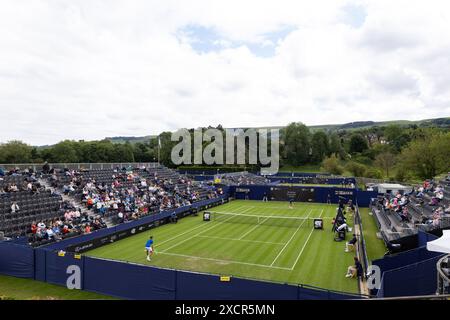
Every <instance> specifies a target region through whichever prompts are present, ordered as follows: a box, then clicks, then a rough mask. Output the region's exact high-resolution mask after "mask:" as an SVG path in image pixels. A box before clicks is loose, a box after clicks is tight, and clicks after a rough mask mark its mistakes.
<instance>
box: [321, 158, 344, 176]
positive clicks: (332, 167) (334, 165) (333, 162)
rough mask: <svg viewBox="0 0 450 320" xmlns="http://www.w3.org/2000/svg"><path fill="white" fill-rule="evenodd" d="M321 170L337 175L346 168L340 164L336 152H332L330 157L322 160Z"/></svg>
mask: <svg viewBox="0 0 450 320" xmlns="http://www.w3.org/2000/svg"><path fill="white" fill-rule="evenodd" d="M321 170H322V171H325V172H328V173H331V174H336V175H339V174H342V173H343V172H344V169H343V168H342V167H341V166H340V165H339V159H338V158H337V157H336V155H335V154H332V155H331V156H330V157H328V158H325V160H323V161H322V167H321Z"/></svg>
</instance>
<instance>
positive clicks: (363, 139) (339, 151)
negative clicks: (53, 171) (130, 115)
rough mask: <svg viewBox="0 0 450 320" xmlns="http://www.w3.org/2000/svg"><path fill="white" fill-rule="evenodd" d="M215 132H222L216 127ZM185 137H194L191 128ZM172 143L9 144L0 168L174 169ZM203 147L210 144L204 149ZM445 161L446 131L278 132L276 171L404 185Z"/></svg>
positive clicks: (165, 136) (442, 168) (291, 128)
mask: <svg viewBox="0 0 450 320" xmlns="http://www.w3.org/2000/svg"><path fill="white" fill-rule="evenodd" d="M210 128H211V127H210ZM217 128H218V129H220V130H223V128H222V127H221V126H219V127H217ZM206 129H207V128H204V130H206ZM190 132H191V134H193V132H194V129H191V130H190ZM158 141H160V144H159V142H158ZM177 143H178V142H176V141H171V132H163V133H161V134H160V135H159V136H158V137H157V138H154V139H150V140H149V141H146V142H138V143H129V142H126V143H113V142H111V141H110V140H106V139H105V140H100V141H72V140H64V141H61V142H59V143H57V144H55V145H53V146H46V147H36V146H30V145H28V144H26V143H24V142H22V141H9V142H8V143H3V144H0V163H42V162H44V161H48V162H53V163H76V162H86V163H94V162H155V161H157V160H158V155H159V157H160V160H161V163H163V164H164V165H167V166H169V167H173V166H174V164H173V163H172V161H171V151H172V148H173V146H174V145H176V144H177ZM208 143H211V142H204V143H203V145H204V146H207V145H208ZM159 146H160V147H159ZM246 148H249V146H248V142H247V143H246ZM269 150H270V148H269ZM448 159H450V132H449V130H448V129H445V128H423V127H417V126H414V125H412V126H407V127H405V126H399V125H389V126H385V127H377V126H374V127H369V128H367V129H353V130H338V131H324V130H311V129H310V128H308V127H307V126H305V125H304V124H302V123H290V124H289V125H288V126H286V127H284V128H283V129H281V130H280V166H281V167H284V166H289V167H299V166H304V165H311V164H312V165H317V166H320V167H321V168H322V170H323V171H326V172H330V173H333V174H343V173H350V174H352V175H354V176H364V177H372V178H390V179H395V180H398V181H403V180H408V179H414V178H420V179H425V178H431V177H434V176H435V175H437V174H440V173H444V172H448V171H450V168H449V161H448Z"/></svg>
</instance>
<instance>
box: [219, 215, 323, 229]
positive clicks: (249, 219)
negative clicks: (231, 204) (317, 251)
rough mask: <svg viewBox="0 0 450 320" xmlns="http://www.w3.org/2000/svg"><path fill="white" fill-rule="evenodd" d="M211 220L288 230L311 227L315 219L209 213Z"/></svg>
mask: <svg viewBox="0 0 450 320" xmlns="http://www.w3.org/2000/svg"><path fill="white" fill-rule="evenodd" d="M210 213H211V220H212V221H217V222H226V223H239V224H243V223H245V224H254V225H267V226H279V227H288V228H299V227H312V226H314V220H315V219H321V218H310V217H289V216H268V215H257V214H240V213H230V212H218V211H211V212H210Z"/></svg>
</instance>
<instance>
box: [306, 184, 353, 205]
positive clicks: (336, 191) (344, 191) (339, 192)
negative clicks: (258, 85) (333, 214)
mask: <svg viewBox="0 0 450 320" xmlns="http://www.w3.org/2000/svg"><path fill="white" fill-rule="evenodd" d="M313 189H314V201H315V202H319V203H326V202H327V200H328V195H330V200H331V203H339V197H343V198H345V199H346V201H348V200H352V201H353V203H355V201H356V189H348V188H329V187H314V188H313Z"/></svg>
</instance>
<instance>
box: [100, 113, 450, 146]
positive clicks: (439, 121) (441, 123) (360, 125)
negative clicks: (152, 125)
mask: <svg viewBox="0 0 450 320" xmlns="http://www.w3.org/2000/svg"><path fill="white" fill-rule="evenodd" d="M389 125H399V126H402V127H407V126H413V125H416V126H418V127H432V126H433V127H440V128H448V129H450V117H445V118H436V119H426V120H418V121H409V120H395V121H380V122H375V121H356V122H349V123H344V124H325V125H317V126H309V128H310V129H311V130H312V131H317V130H325V131H340V130H350V131H351V130H356V129H369V128H371V127H384V126H389ZM282 128H283V127H282V126H267V127H256V128H255V129H282ZM230 129H235V128H230ZM156 137H157V135H149V136H145V137H109V138H106V139H107V140H110V141H111V142H113V143H125V142H127V141H128V142H130V143H138V142H148V141H149V140H151V139H154V138H156Z"/></svg>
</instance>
